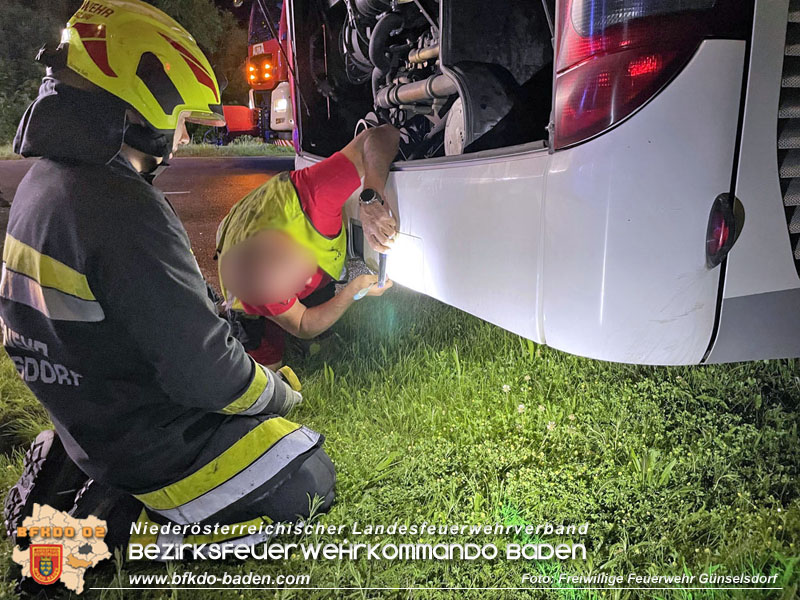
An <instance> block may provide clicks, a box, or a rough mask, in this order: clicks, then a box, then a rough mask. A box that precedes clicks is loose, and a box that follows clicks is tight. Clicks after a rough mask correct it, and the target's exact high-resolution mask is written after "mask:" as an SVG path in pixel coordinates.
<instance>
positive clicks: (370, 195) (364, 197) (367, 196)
mask: <svg viewBox="0 0 800 600" xmlns="http://www.w3.org/2000/svg"><path fill="white" fill-rule="evenodd" d="M377 197H378V193H377V192H376V191H375V190H371V189H366V190H364V191H363V192H361V201H362V202H375V200H376V199H377Z"/></svg>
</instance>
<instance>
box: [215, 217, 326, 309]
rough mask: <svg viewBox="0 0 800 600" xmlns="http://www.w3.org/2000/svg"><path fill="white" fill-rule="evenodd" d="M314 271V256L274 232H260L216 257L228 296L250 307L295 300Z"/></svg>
mask: <svg viewBox="0 0 800 600" xmlns="http://www.w3.org/2000/svg"><path fill="white" fill-rule="evenodd" d="M316 271H317V262H316V260H315V258H314V254H313V253H312V252H311V251H310V250H308V249H307V248H304V247H303V246H301V245H300V244H298V243H297V242H295V241H294V240H293V239H292V238H291V237H290V236H289V235H288V234H286V233H284V232H282V231H277V230H269V231H260V232H259V233H257V234H256V235H254V236H252V237H250V238H249V239H247V240H245V241H244V242H241V243H239V244H237V245H236V246H234V247H233V248H231V249H230V250H228V251H227V252H226V253H225V254H224V255H223V256H222V257H221V258H220V274H221V276H222V281H223V282H224V284H225V288H227V290H228V293H229V295H233V296H235V297H236V298H238V299H239V300H241V301H242V302H244V303H245V304H250V305H253V306H261V305H264V304H273V303H275V302H284V301H286V300H289V299H290V298H293V297H295V296H296V295H297V294H298V293H300V292H301V291H303V289H304V288H305V287H306V285H308V283H309V282H310V280H311V277H313V276H314V273H316Z"/></svg>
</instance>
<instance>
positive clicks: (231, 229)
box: [217, 171, 347, 300]
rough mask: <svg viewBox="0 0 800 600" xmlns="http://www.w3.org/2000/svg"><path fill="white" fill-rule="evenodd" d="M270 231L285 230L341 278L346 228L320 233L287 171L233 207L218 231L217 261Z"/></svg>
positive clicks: (322, 266)
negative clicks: (333, 234)
mask: <svg viewBox="0 0 800 600" xmlns="http://www.w3.org/2000/svg"><path fill="white" fill-rule="evenodd" d="M268 229H277V230H280V231H284V232H286V233H288V234H289V235H290V236H291V238H292V239H293V240H294V241H296V242H297V243H298V244H300V245H302V246H304V247H305V248H308V249H309V250H311V252H313V254H314V257H315V258H316V260H317V265H318V266H319V267H320V268H321V269H322V270H323V271H325V272H326V273H327V274H328V275H330V276H331V277H332V278H333V279H338V278H339V276H340V275H341V272H342V268H343V267H344V261H345V257H346V254H347V234H346V232H345V229H344V227H342V229H341V230H340V231H339V234H338V235H337V236H336V237H333V238H330V237H328V236H325V235H323V234H321V233H320V232H319V231H317V229H316V228H315V227H314V224H313V223H312V222H311V219H310V218H309V217H308V215H307V214H306V213H305V211H304V210H303V206H302V204H301V203H300V198H298V196H297V190H295V188H294V185H293V184H292V181H291V179H289V172H288V171H284V172H282V173H279V174H277V175H275V176H274V177H272V178H271V179H270V180H269V181H267V182H266V183H265V184H264V185H262V186H260V187H258V188H256V189H255V190H253V191H252V192H250V193H249V194H247V195H246V196H245V197H244V198H242V199H241V200H239V202H237V203H236V204H234V205H233V208H231V210H230V212H229V213H228V215H227V216H226V217H225V219H223V221H222V223H220V226H219V228H218V230H217V258H219V257H221V256H222V255H224V254H225V253H226V252H227V251H228V250H230V249H231V248H232V247H233V246H235V245H236V244H238V243H240V242H243V241H245V240H246V239H248V238H249V237H251V236H253V235H255V234H256V233H258V232H259V231H264V230H268ZM219 276H220V277H219V285H220V288H221V290H222V295H223V296H224V297H225V299H226V300H229V298H228V293H227V290H226V289H225V283H224V282H223V280H222V273H221V272H220V273H219Z"/></svg>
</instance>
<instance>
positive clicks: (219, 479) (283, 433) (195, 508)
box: [136, 417, 320, 524]
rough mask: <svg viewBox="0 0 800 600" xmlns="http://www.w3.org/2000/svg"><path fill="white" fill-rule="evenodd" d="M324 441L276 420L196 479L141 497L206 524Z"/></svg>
mask: <svg viewBox="0 0 800 600" xmlns="http://www.w3.org/2000/svg"><path fill="white" fill-rule="evenodd" d="M319 439H320V434H319V433H317V432H315V431H312V430H311V429H308V428H307V427H303V426H300V425H297V424H296V423H292V422H290V421H287V420H286V419H283V418H280V417H275V418H271V419H268V420H266V421H264V422H263V423H261V424H260V425H258V426H257V427H255V428H253V429H252V430H251V431H249V432H248V433H247V434H246V435H244V436H243V437H242V438H241V439H240V440H238V441H237V442H236V443H235V444H233V445H232V446H230V447H229V448H228V449H227V450H225V451H224V452H223V453H222V454H220V455H219V456H218V457H217V458H215V459H214V460H212V461H210V462H209V463H207V464H206V465H204V466H203V467H201V468H200V469H198V470H197V471H195V472H194V473H192V474H191V475H188V476H187V477H184V478H183V479H181V480H180V481H177V482H175V483H173V484H170V485H168V486H166V487H163V488H161V489H159V490H155V491H153V492H148V493H145V494H137V495H136V498H137V499H139V500H140V501H141V502H142V503H143V504H144V505H145V506H147V507H148V510H150V511H153V512H155V513H158V514H159V515H162V516H164V517H166V518H167V519H169V520H170V521H173V522H175V523H179V524H190V523H196V522H198V521H203V520H205V519H208V518H209V517H211V516H213V515H214V514H216V513H218V512H219V511H221V510H222V509H223V508H225V507H227V506H230V505H231V504H233V503H234V502H236V501H237V500H239V499H241V498H243V497H244V496H246V495H247V494H249V493H250V492H251V491H253V490H255V489H256V488H258V487H259V486H261V485H264V484H265V483H267V482H268V481H269V480H270V479H272V478H273V477H275V476H276V475H278V474H279V473H280V472H281V471H282V470H283V469H284V468H285V467H287V466H288V465H289V464H290V463H291V462H292V461H294V460H295V459H296V458H297V457H298V456H301V455H302V454H304V453H306V452H308V451H309V450H311V449H313V448H314V447H315V446H317V445H318V442H319Z"/></svg>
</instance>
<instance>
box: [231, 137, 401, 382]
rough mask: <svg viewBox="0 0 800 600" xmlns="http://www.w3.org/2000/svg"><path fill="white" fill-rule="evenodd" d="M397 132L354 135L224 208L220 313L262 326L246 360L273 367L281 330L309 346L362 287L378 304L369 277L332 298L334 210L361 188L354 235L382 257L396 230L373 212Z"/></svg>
mask: <svg viewBox="0 0 800 600" xmlns="http://www.w3.org/2000/svg"><path fill="white" fill-rule="evenodd" d="M399 138H400V134H399V132H398V131H397V130H396V129H395V128H394V127H391V126H389V125H384V126H381V127H376V128H374V129H369V130H367V131H364V132H362V133H360V134H359V135H358V136H356V138H355V139H354V140H353V141H352V142H350V143H349V144H348V145H347V146H345V148H344V149H342V150H341V151H340V152H337V153H335V154H334V155H332V156H331V157H330V158H327V159H325V160H323V161H322V162H320V163H318V164H316V165H313V166H311V167H307V168H305V169H300V170H297V171H291V172H283V173H280V174H278V175H276V176H274V177H272V178H271V179H270V180H269V181H267V183H265V184H264V185H262V186H261V187H259V188H257V189H255V190H253V191H252V192H250V193H249V194H248V195H247V196H245V197H244V198H243V199H242V200H240V201H239V202H238V203H236V204H235V205H234V206H233V208H231V210H230V212H229V213H228V215H227V216H226V217H225V219H224V220H223V221H222V223H221V224H220V227H219V230H218V232H217V259H218V261H219V278H220V287H221V288H222V293H223V296H224V297H225V300H226V302H227V304H228V306H231V307H233V308H234V309H237V310H240V311H244V312H245V313H247V314H249V315H256V316H261V317H265V318H266V319H268V320H267V321H266V323H263V325H264V327H263V329H261V330H259V329H258V328H256V327H254V328H252V330H255V331H257V334H256V335H257V337H258V339H257V340H255V343H254V344H253V345H252V346H251V347H250V348H251V350H250V354H251V356H253V358H255V359H256V360H257V361H259V362H260V363H262V364H265V365H269V366H270V368H273V369H275V368H277V367H279V366H280V364H281V361H282V358H283V352H284V344H285V341H284V331H286V332H288V333H289V334H291V335H294V336H296V337H298V338H301V339H311V338H314V337H316V336H318V335H319V334H321V333H323V332H325V331H326V330H327V329H328V328H330V327H331V325H333V324H334V323H335V322H336V321H337V320H338V319H339V318H340V317H341V316H342V315H343V314H344V312H345V311H346V310H347V308H348V307H349V306H350V305H351V304H352V303H353V301H354V296H355V295H356V294H357V293H358V292H360V291H361V290H363V289H366V288H369V292H368V295H371V296H380V295H382V294H383V292H384V291H386V289H388V288H389V287H391V282H390V281H387V284H386V285H385V286H384V287H382V288H379V287H377V285H375V284H376V283H377V277H376V276H375V275H361V276H359V277H357V278H355V279H353V280H352V281H351V282H350V283H349V284H348V285H347V286H346V287H345V289H344V290H343V291H342V292H341V293H340V294H338V295H335V296H334V293H333V284H334V281H335V280H337V279H339V277H340V275H341V273H342V270H343V268H344V262H345V258H346V252H347V238H346V230H345V228H344V227H343V226H342V207H343V206H344V203H345V202H346V201H347V199H348V198H349V197H350V196H351V195H352V194H353V192H355V191H356V190H357V189H358V188H359V187H360V186H361V177H362V176H363V178H364V192H362V198H367V197H368V199H369V201H368V202H363V201H362V204H361V210H360V217H361V221H362V226H363V229H364V234H365V236H366V238H367V240H368V241H369V243H370V245H371V246H372V247H373V248H375V250H377V251H379V252H384V251H386V250H388V249H389V246H390V244H391V241H392V238H393V237H394V235H395V233H396V223H395V220H394V218H392V217H391V215H390V214H389V211H388V210H387V209H386V207H385V206H384V205H383V202H382V200H383V194H384V186H385V185H386V178H387V176H388V174H389V167H390V165H391V163H392V160H393V159H394V157H395V155H396V154H397V146H398V141H399Z"/></svg>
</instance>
